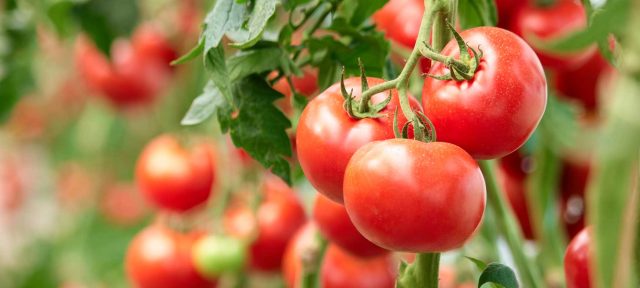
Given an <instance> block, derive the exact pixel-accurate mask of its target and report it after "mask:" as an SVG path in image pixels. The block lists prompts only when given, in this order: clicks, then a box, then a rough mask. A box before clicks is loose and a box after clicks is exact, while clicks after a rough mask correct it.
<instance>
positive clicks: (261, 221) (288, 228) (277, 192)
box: [224, 175, 306, 271]
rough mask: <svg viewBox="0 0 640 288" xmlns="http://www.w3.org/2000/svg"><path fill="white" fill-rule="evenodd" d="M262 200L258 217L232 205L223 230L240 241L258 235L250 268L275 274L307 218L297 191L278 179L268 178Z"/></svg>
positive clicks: (253, 246)
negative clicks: (285, 251) (285, 252)
mask: <svg viewBox="0 0 640 288" xmlns="http://www.w3.org/2000/svg"><path fill="white" fill-rule="evenodd" d="M262 197H263V200H262V203H260V206H259V207H258V210H257V214H256V215H253V213H252V212H251V209H250V208H249V207H248V206H246V205H245V206H238V205H236V206H232V207H231V208H230V209H229V210H228V211H227V212H226V214H225V217H224V227H225V230H226V231H227V232H228V233H229V234H230V235H233V236H236V237H239V238H247V237H251V236H253V235H252V234H253V233H254V232H255V233H256V234H255V239H253V241H252V242H251V245H250V246H249V265H250V267H251V268H252V269H255V270H259V271H275V270H277V269H279V268H280V266H281V263H282V255H283V254H284V250H285V248H286V247H287V244H288V243H289V240H290V239H291V237H292V236H293V235H294V234H295V232H296V231H297V230H298V229H299V228H300V227H301V226H302V225H303V224H304V223H305V222H306V215H305V211H304V208H303V207H302V204H301V203H300V200H298V198H297V196H296V195H295V193H294V191H293V190H292V189H291V188H290V187H289V186H287V184H285V183H284V182H283V181H282V180H280V179H279V178H277V177H275V176H271V175H270V176H268V177H266V179H265V183H264V185H263V187H262ZM256 221H257V223H256Z"/></svg>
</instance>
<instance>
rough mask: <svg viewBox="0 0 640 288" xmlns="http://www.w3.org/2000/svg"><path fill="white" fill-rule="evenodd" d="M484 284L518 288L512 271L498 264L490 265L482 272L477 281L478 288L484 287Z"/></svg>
mask: <svg viewBox="0 0 640 288" xmlns="http://www.w3.org/2000/svg"><path fill="white" fill-rule="evenodd" d="M485 283H495V284H499V285H502V286H504V287H505V288H518V287H519V286H518V281H517V280H516V274H515V273H513V270H511V268H509V267H508V266H505V265H502V264H500V263H491V264H489V265H488V266H487V268H485V269H484V271H482V274H481V275H480V279H479V280H478V287H485V286H484V284H485ZM498 287H500V286H498Z"/></svg>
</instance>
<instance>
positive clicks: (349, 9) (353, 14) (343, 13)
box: [336, 0, 388, 27]
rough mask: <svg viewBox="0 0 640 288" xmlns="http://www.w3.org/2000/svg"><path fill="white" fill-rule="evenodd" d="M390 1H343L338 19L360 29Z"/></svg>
mask: <svg viewBox="0 0 640 288" xmlns="http://www.w3.org/2000/svg"><path fill="white" fill-rule="evenodd" d="M387 1H388V0H355V1H342V3H341V4H340V6H338V10H337V11H336V15H337V16H336V17H338V18H342V19H343V20H345V22H346V23H348V24H349V25H350V26H353V27H358V26H360V25H361V24H362V23H364V21H365V20H367V19H368V18H369V17H371V15H373V13H374V12H376V11H378V10H379V9H380V8H382V6H384V4H386V3H387Z"/></svg>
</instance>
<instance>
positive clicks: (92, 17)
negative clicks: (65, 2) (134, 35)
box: [71, 0, 140, 54]
mask: <svg viewBox="0 0 640 288" xmlns="http://www.w3.org/2000/svg"><path fill="white" fill-rule="evenodd" d="M137 3H138V1H131V0H89V1H86V2H81V3H78V4H76V5H74V6H73V7H72V8H71V12H72V15H73V17H74V19H76V20H77V21H78V23H80V26H81V27H82V29H83V30H84V31H85V32H86V33H87V34H88V35H89V38H91V39H92V40H93V42H94V43H96V46H97V47H98V48H99V49H100V50H101V51H103V52H105V54H109V49H110V48H111V43H112V42H113V41H114V40H115V39H116V38H118V37H122V36H126V35H129V34H130V33H131V31H133V29H134V28H135V27H136V26H137V24H138V17H139V14H140V12H139V8H138V4H137Z"/></svg>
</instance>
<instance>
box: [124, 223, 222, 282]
mask: <svg viewBox="0 0 640 288" xmlns="http://www.w3.org/2000/svg"><path fill="white" fill-rule="evenodd" d="M200 236H202V234H201V233H190V234H180V233H178V232H175V231H172V230H170V229H168V228H165V227H161V226H150V227H147V228H145V229H144V230H143V231H142V232H140V233H139V234H138V235H136V237H135V238H134V239H133V241H132V242H131V244H130V245H129V248H128V250H127V255H126V260H125V266H126V271H127V276H128V277H129V280H130V281H131V282H132V283H133V284H134V285H135V287H138V288H147V287H149V288H183V287H191V288H198V287H203V288H205V287H207V288H209V287H216V286H217V285H216V282H215V281H212V280H206V279H205V278H203V277H202V276H201V275H199V274H198V273H197V271H196V269H195V267H194V265H193V263H192V261H191V247H192V246H193V243H194V242H195V241H196V240H197V239H198V238H199V237H200Z"/></svg>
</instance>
